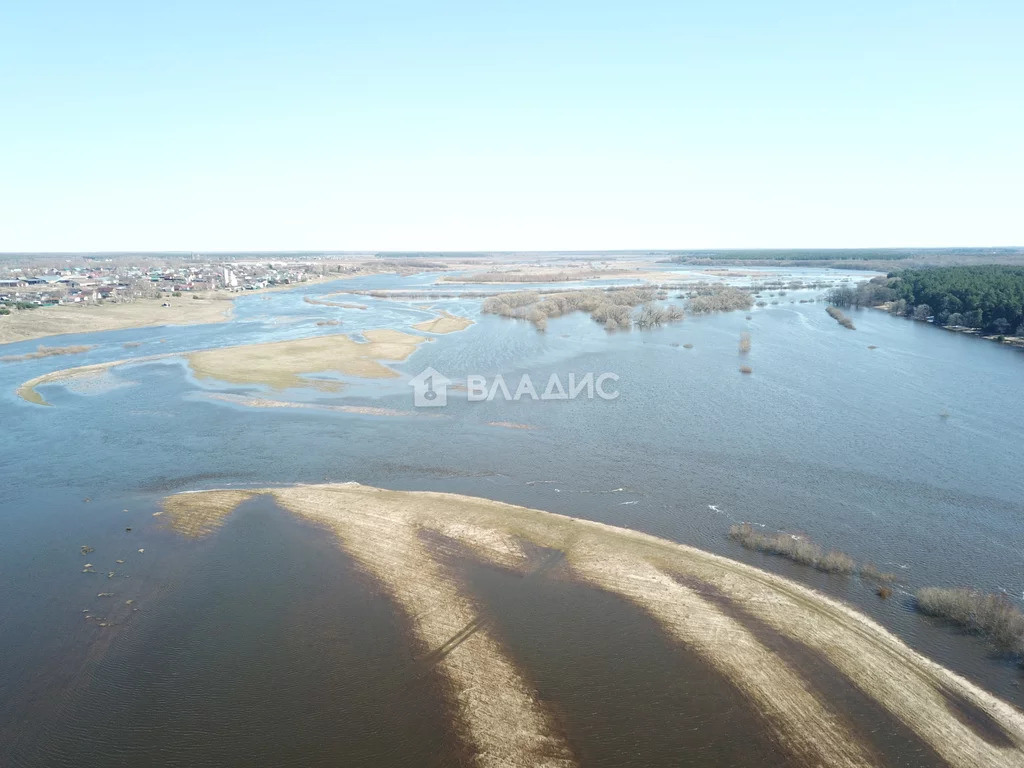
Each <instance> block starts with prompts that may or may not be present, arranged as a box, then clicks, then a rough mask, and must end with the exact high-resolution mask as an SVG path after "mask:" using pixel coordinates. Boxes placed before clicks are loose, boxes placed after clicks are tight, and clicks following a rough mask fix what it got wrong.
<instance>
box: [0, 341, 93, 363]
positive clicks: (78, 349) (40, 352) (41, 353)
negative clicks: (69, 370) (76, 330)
mask: <svg viewBox="0 0 1024 768" xmlns="http://www.w3.org/2000/svg"><path fill="white" fill-rule="evenodd" d="M93 348H94V346H93V345H92V344H88V345H79V346H73V347H47V346H46V345H45V344H40V345H39V346H38V347H36V351H35V352H26V353H25V354H23V355H6V356H4V357H0V360H3V361H4V362H5V363H15V362H18V361H21V360H36V359H38V358H41V357H55V356H57V355H80V354H82V353H83V352H88V351H89V350H91V349H93Z"/></svg>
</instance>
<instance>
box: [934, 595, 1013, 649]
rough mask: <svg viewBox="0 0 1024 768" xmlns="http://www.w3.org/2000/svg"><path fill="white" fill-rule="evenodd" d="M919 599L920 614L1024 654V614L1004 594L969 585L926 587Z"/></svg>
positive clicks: (1002, 647)
mask: <svg viewBox="0 0 1024 768" xmlns="http://www.w3.org/2000/svg"><path fill="white" fill-rule="evenodd" d="M916 598H917V609H918V610H919V611H921V613H925V614H927V615H929V616H936V617H938V618H942V619H946V620H947V621H949V622H952V623H953V624H957V625H959V626H961V627H963V628H964V629H966V630H968V631H969V632H974V633H976V634H979V635H985V636H986V637H988V638H990V639H991V640H992V641H993V642H994V643H995V644H996V645H997V646H998V647H999V648H1000V649H1001V650H1004V651H1011V652H1016V653H1024V614H1022V613H1021V612H1020V610H1019V609H1018V608H1017V607H1016V606H1015V605H1014V604H1013V603H1011V602H1010V600H1009V599H1008V598H1007V597H1006V596H1005V595H994V594H991V593H986V592H981V591H979V590H976V589H968V588H966V587H954V588H952V589H947V588H942V587H925V588H924V589H920V590H918V592H917V595H916Z"/></svg>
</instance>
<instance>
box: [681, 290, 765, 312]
mask: <svg viewBox="0 0 1024 768" xmlns="http://www.w3.org/2000/svg"><path fill="white" fill-rule="evenodd" d="M753 305H754V299H753V298H752V297H751V295H750V294H749V293H748V292H747V291H744V290H741V289H739V288H736V287H734V286H731V285H715V286H711V287H710V288H707V289H705V292H703V293H702V294H701V295H698V296H695V297H693V298H692V299H690V300H689V302H688V304H687V309H688V310H689V311H690V312H691V313H692V314H695V315H701V314H707V313H709V312H731V311H732V310H734V309H750V308H751V307H752V306H753Z"/></svg>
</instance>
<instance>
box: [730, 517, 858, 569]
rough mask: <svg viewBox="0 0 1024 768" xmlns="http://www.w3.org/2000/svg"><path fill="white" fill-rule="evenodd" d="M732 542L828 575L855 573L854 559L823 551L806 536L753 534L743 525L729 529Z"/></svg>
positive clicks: (748, 524) (832, 551)
mask: <svg viewBox="0 0 1024 768" xmlns="http://www.w3.org/2000/svg"><path fill="white" fill-rule="evenodd" d="M729 538H731V539H733V540H734V541H737V542H739V543H740V544H741V545H742V546H744V547H746V548H747V549H752V550H754V551H756V552H766V553H767V554H770V555H779V556H781V557H785V558H787V559H789V560H792V561H793V562H794V563H800V564H801V565H809V566H811V567H812V568H817V569H818V570H819V571H825V572H826V573H840V574H850V573H853V572H854V571H855V570H856V563H855V562H854V559H853V558H852V557H850V556H849V555H847V554H846V553H845V552H839V551H838V550H830V551H828V552H823V551H822V549H821V547H819V546H818V545H817V544H815V543H814V542H813V541H811V540H810V539H808V538H807V537H805V536H794V535H792V534H788V533H775V534H765V533H761V532H760V531H757V530H754V527H753V526H752V525H751V524H750V523H742V524H740V525H733V526H731V527H730V528H729Z"/></svg>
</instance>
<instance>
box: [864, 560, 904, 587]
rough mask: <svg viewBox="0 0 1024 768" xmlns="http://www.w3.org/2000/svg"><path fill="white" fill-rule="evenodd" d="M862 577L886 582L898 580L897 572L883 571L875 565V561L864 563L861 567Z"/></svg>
mask: <svg viewBox="0 0 1024 768" xmlns="http://www.w3.org/2000/svg"><path fill="white" fill-rule="evenodd" d="M860 577H861V578H862V579H871V580H872V581H881V582H884V583H886V584H888V583H889V582H891V581H895V580H896V574H894V573H882V572H881V571H879V570H878V568H876V567H875V564H874V563H864V565H862V566H861V567H860Z"/></svg>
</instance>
